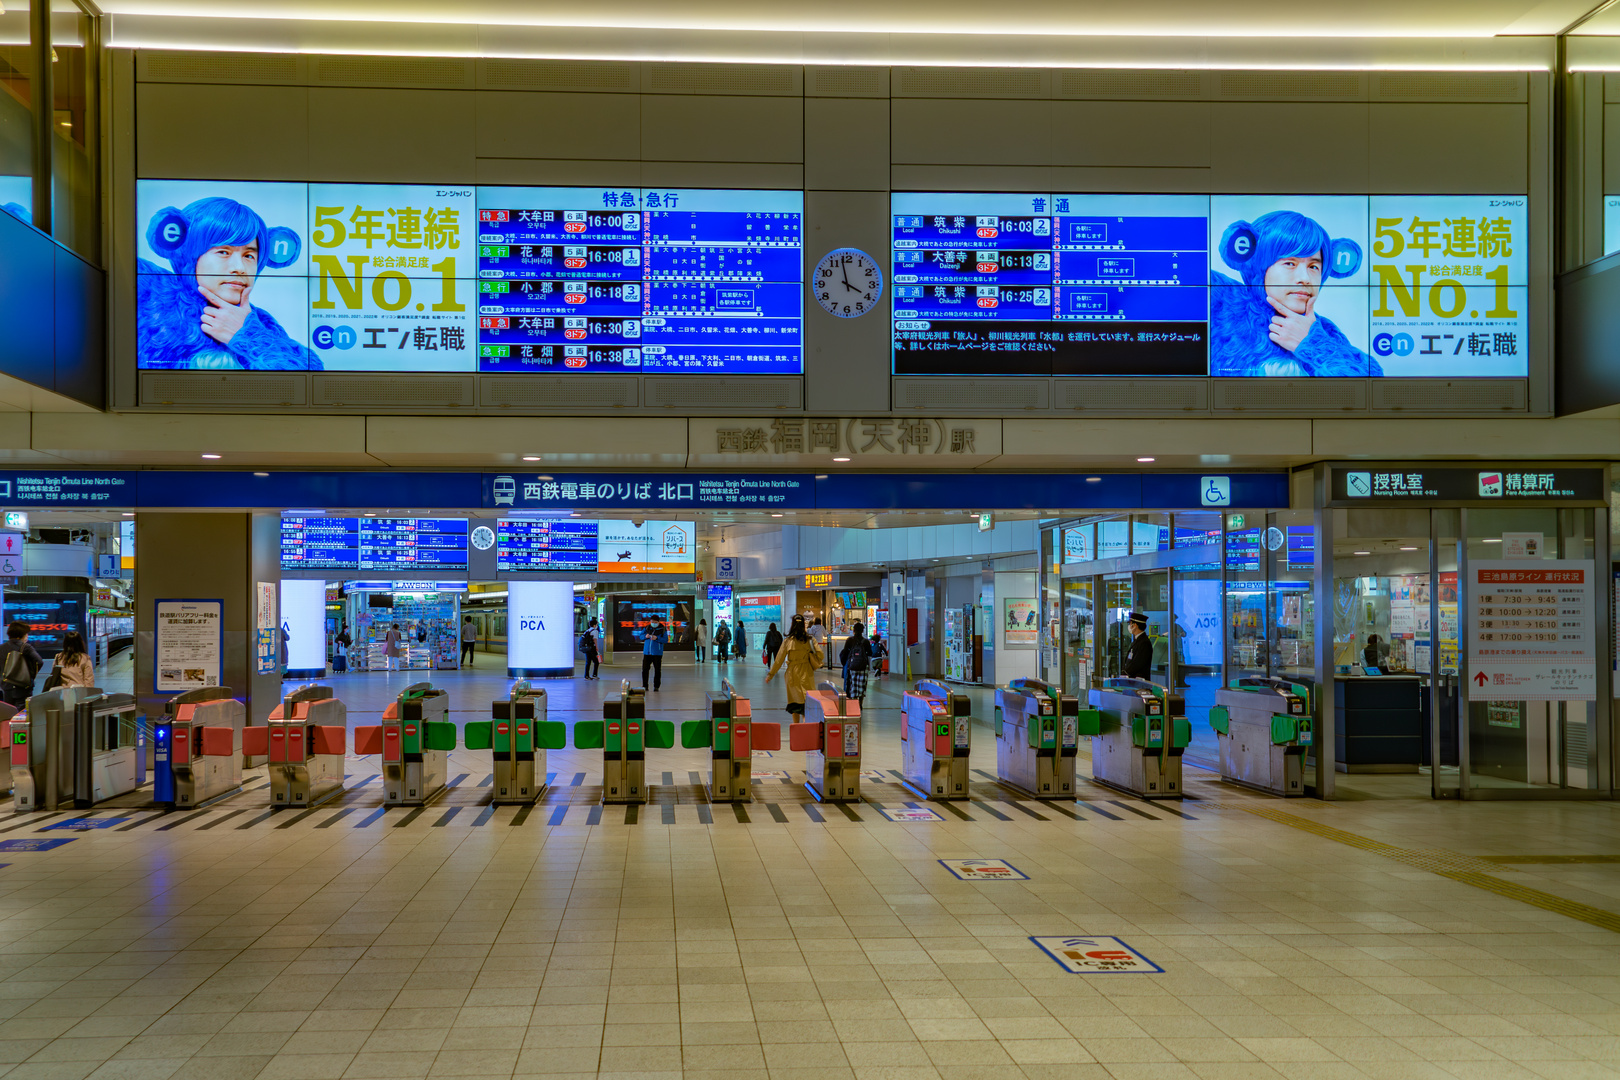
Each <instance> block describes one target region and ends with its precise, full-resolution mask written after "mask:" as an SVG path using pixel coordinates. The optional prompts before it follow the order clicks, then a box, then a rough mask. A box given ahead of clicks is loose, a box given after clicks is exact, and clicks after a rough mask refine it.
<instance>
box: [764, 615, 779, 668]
mask: <svg viewBox="0 0 1620 1080" xmlns="http://www.w3.org/2000/svg"><path fill="white" fill-rule="evenodd" d="M781 647H782V631H780V630H778V629H777V628H776V624H775V623H771V628H770V629H769V630H767V631H765V666H766V667H770V666H771V662H772V661H773V660H775V659H776V652H777V650H778V649H780V648H781Z"/></svg>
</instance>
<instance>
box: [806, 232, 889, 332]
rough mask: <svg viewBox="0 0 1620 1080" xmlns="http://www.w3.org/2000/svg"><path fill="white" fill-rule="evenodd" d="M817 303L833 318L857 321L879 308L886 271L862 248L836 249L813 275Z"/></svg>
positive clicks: (812, 290)
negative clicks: (884, 272) (833, 316)
mask: <svg viewBox="0 0 1620 1080" xmlns="http://www.w3.org/2000/svg"><path fill="white" fill-rule="evenodd" d="M810 290H811V292H812V293H813V294H814V295H815V298H816V303H818V304H820V305H821V307H822V310H823V311H825V312H827V314H829V315H836V316H837V317H838V318H840V319H855V318H859V317H860V316H862V315H865V314H866V313H867V312H868V311H871V310H873V309H874V308H876V307H877V306H878V300H879V299H881V298H882V296H883V271H882V269H880V268H879V266H878V264H877V260H876V259H874V258H872V256H870V255H868V254H867V253H866V252H864V251H861V250H860V249H859V248H836V249H834V250H832V251H829V252H827V254H826V255H823V256H822V258H821V261H820V262H818V263H817V264H816V268H815V270H814V271H813V272H812V273H811V275H810Z"/></svg>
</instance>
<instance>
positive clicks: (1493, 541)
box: [1485, 539, 1502, 544]
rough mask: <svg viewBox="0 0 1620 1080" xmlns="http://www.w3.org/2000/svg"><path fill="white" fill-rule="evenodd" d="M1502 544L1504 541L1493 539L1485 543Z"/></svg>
mask: <svg viewBox="0 0 1620 1080" xmlns="http://www.w3.org/2000/svg"><path fill="white" fill-rule="evenodd" d="M1501 542H1502V541H1501V540H1499V539H1493V540H1486V541H1485V543H1487V544H1500V543H1501Z"/></svg>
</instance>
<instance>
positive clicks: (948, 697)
mask: <svg viewBox="0 0 1620 1080" xmlns="http://www.w3.org/2000/svg"><path fill="white" fill-rule="evenodd" d="M972 739H973V700H972V699H971V698H969V697H968V696H967V695H966V694H958V693H954V692H952V691H951V690H950V689H948V688H947V687H946V686H945V684H944V683H941V682H937V681H934V680H932V679H924V680H922V681H919V682H918V683H917V688H916V690H915V691H914V692H908V693H907V694H906V695H905V696H904V698H902V700H901V717H900V772H901V774H902V775H903V776H904V777H905V783H906V786H907V787H909V788H911V789H912V790H913V791H915V792H916V793H917V794H919V795H921V796H922V797H923V798H925V799H966V798H968V797H969V792H968V753H969V751H970V750H971V747H972Z"/></svg>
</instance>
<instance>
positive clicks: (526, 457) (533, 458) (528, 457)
mask: <svg viewBox="0 0 1620 1080" xmlns="http://www.w3.org/2000/svg"><path fill="white" fill-rule="evenodd" d="M523 460H524V461H539V460H540V455H539V454H524V455H523Z"/></svg>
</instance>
